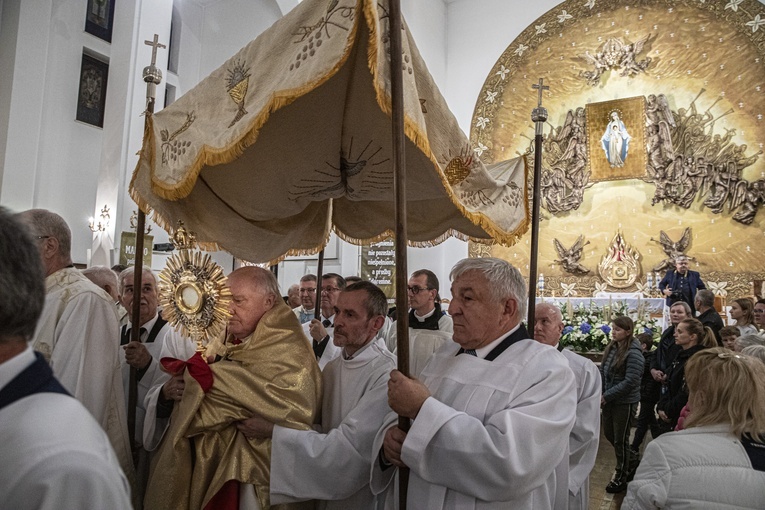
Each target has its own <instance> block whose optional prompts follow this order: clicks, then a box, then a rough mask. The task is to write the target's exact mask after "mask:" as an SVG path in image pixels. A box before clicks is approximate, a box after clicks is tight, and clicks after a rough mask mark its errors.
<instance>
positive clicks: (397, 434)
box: [383, 426, 406, 468]
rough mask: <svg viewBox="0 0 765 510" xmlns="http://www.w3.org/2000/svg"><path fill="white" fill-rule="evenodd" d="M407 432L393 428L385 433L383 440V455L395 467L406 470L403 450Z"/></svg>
mask: <svg viewBox="0 0 765 510" xmlns="http://www.w3.org/2000/svg"><path fill="white" fill-rule="evenodd" d="M405 439H406V432H404V431H403V430H401V429H400V428H398V427H395V426H394V427H391V428H389V429H388V430H386V431H385V438H384V439H383V455H385V459H386V460H387V461H388V462H390V463H391V464H393V465H394V466H397V467H400V468H405V467H406V464H404V463H403V462H402V461H401V448H402V447H403V446H404V440H405Z"/></svg>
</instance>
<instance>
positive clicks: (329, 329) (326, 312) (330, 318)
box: [303, 273, 345, 370]
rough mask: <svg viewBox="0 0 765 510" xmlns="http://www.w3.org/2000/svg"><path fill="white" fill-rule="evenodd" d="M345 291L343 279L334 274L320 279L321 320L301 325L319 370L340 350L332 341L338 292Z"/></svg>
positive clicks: (327, 274)
mask: <svg viewBox="0 0 765 510" xmlns="http://www.w3.org/2000/svg"><path fill="white" fill-rule="evenodd" d="M343 289H345V278H343V277H342V276H340V275H339V274H336V273H326V274H324V275H322V277H321V289H320V292H321V305H320V307H321V320H319V319H312V320H311V322H306V323H305V324H303V332H304V333H305V336H306V337H307V338H308V340H310V341H311V344H312V345H313V352H314V354H315V355H316V361H317V362H318V363H319V368H320V369H322V370H324V367H325V366H326V365H327V363H329V362H330V361H332V360H333V359H335V358H336V357H338V356H339V355H340V348H339V347H337V346H336V345H335V344H334V342H333V341H332V338H333V332H334V325H335V305H336V304H337V297H338V296H339V295H340V291H341V290H343Z"/></svg>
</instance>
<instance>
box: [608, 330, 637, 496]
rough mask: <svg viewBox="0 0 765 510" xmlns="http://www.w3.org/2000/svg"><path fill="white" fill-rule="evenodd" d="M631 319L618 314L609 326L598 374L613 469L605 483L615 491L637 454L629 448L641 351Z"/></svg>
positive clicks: (621, 485)
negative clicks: (610, 327) (614, 461)
mask: <svg viewBox="0 0 765 510" xmlns="http://www.w3.org/2000/svg"><path fill="white" fill-rule="evenodd" d="M633 330H634V323H633V322H632V319H630V318H629V317H625V316H621V317H617V318H615V319H614V321H613V327H612V329H611V343H609V344H608V346H607V347H606V350H605V352H604V353H603V363H602V364H601V365H600V376H601V379H602V381H603V396H602V398H601V408H602V413H603V415H602V418H601V423H603V433H604V435H605V436H606V439H607V440H608V442H609V443H611V444H612V445H613V447H614V451H615V453H616V471H615V473H614V476H613V478H612V480H611V482H609V484H608V485H607V486H606V492H608V493H610V494H615V493H618V492H623V491H625V490H627V483H628V482H629V480H630V478H631V476H632V475H633V474H634V472H635V469H637V463H638V460H637V456H636V455H635V453H634V452H633V451H632V449H631V448H630V442H629V439H630V426H631V425H632V419H633V417H634V416H635V409H636V407H637V404H638V402H639V401H640V381H641V378H642V375H643V365H644V359H643V353H642V351H641V349H640V343H638V341H637V340H636V339H635V336H634V333H633Z"/></svg>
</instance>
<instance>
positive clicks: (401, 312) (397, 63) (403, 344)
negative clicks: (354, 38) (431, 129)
mask: <svg viewBox="0 0 765 510" xmlns="http://www.w3.org/2000/svg"><path fill="white" fill-rule="evenodd" d="M389 19H390V82H391V87H390V88H391V111H392V113H391V120H392V123H393V126H392V127H393V192H394V195H395V208H396V212H395V218H394V219H395V223H396V232H395V253H396V316H397V318H396V333H397V335H398V338H397V343H396V354H397V358H398V370H399V371H400V372H401V373H402V374H404V375H405V376H407V377H408V376H409V314H408V313H407V310H408V309H409V305H408V297H407V292H406V287H407V279H408V270H407V263H406V262H407V261H406V248H407V244H408V242H407V241H408V234H407V228H406V159H405V153H404V148H405V143H406V136H405V134H404V78H403V71H402V69H403V67H402V66H403V57H402V41H401V34H402V21H401V20H402V17H401V1H400V0H390V18H389ZM410 425H411V424H410V421H409V418H407V417H405V416H399V417H398V427H399V428H400V429H401V430H403V431H404V432H408V431H409V427H410ZM398 476H399V489H398V492H399V508H400V509H401V510H406V496H407V487H408V485H409V470H408V469H399V472H398Z"/></svg>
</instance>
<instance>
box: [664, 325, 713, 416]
mask: <svg viewBox="0 0 765 510" xmlns="http://www.w3.org/2000/svg"><path fill="white" fill-rule="evenodd" d="M675 345H677V346H679V347H680V349H681V350H680V351H679V352H678V353H677V356H675V359H674V361H672V365H671V366H670V367H669V372H668V373H667V392H666V393H664V394H663V395H662V396H661V398H660V399H659V403H658V404H657V405H656V410H657V412H658V414H659V419H660V420H661V421H663V422H664V423H666V424H667V426H668V427H670V430H671V429H674V428H675V426H676V425H677V419H678V418H679V417H680V411H682V409H683V407H684V406H685V404H687V403H688V389H687V388H686V385H685V364H686V363H687V362H688V360H689V359H690V357H691V356H693V355H694V354H696V353H697V352H699V351H700V350H702V349H706V348H709V347H715V346H716V345H717V339H716V338H715V334H714V333H713V332H712V330H711V329H709V328H708V327H706V326H704V325H703V324H702V323H701V321H699V320H698V319H685V320H684V321H682V322H681V323H680V324H678V325H677V328H676V329H675Z"/></svg>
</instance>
